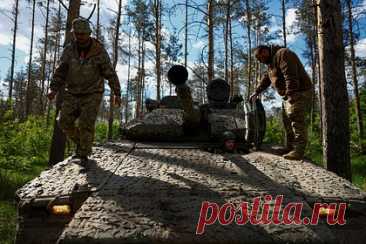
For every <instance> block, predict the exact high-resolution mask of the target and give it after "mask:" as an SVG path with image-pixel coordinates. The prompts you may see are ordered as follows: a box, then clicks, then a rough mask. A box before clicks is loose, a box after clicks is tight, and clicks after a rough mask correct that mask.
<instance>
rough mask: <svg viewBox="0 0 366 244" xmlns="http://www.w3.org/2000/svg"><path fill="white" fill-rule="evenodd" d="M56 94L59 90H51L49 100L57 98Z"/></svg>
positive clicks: (48, 95)
mask: <svg viewBox="0 0 366 244" xmlns="http://www.w3.org/2000/svg"><path fill="white" fill-rule="evenodd" d="M56 94H57V92H56V91H50V92H49V93H48V94H47V98H48V100H50V101H52V100H53V99H55V96H56Z"/></svg>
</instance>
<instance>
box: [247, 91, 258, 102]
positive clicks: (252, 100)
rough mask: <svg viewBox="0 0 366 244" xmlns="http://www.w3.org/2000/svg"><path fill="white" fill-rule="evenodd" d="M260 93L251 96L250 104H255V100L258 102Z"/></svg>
mask: <svg viewBox="0 0 366 244" xmlns="http://www.w3.org/2000/svg"><path fill="white" fill-rule="evenodd" d="M258 95H259V94H258V93H256V92H254V93H253V94H252V95H250V97H249V102H251V103H254V102H255V100H257V98H258Z"/></svg>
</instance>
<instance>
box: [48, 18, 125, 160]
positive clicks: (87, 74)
mask: <svg viewBox="0 0 366 244" xmlns="http://www.w3.org/2000/svg"><path fill="white" fill-rule="evenodd" d="M72 32H73V35H74V41H73V42H71V43H70V44H68V45H67V46H66V47H65V48H64V51H63V53H62V56H61V59H60V61H59V64H58V66H57V68H56V70H55V73H54V75H53V79H52V81H51V85H50V90H51V91H50V93H49V94H48V98H49V99H50V100H53V99H54V97H55V95H56V94H57V92H59V91H60V90H61V89H62V88H63V86H64V87H65V94H64V98H63V104H62V107H61V111H60V114H59V117H58V122H59V125H60V128H61V129H62V130H63V131H64V132H65V134H66V135H67V136H68V137H69V138H70V139H71V140H72V141H74V142H75V144H76V152H75V154H74V156H73V157H74V158H79V159H80V161H81V163H82V164H84V165H85V163H86V162H87V161H88V158H87V156H88V155H89V154H90V153H91V151H92V144H93V140H94V130H95V121H96V118H97V113H98V109H99V106H100V102H101V101H102V98H103V92H104V79H107V80H108V82H109V86H110V87H111V90H112V92H113V93H114V105H118V106H120V104H121V90H120V84H119V80H118V76H117V74H116V72H115V70H114V68H113V67H112V65H111V62H110V59H109V56H108V53H107V51H106V50H105V48H104V47H103V45H102V44H101V43H100V42H98V41H97V40H96V39H94V38H92V37H90V34H91V29H90V26H89V22H88V21H87V20H85V19H82V18H77V19H75V20H74V21H73V22H72ZM77 120H78V123H77V125H76V121H77Z"/></svg>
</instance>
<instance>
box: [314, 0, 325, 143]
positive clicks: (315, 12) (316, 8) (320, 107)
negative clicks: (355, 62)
mask: <svg viewBox="0 0 366 244" xmlns="http://www.w3.org/2000/svg"><path fill="white" fill-rule="evenodd" d="M316 1H317V0H312V4H313V6H314V16H315V18H314V19H315V23H314V26H315V33H316V34H315V43H317V44H318V45H315V49H314V51H315V60H316V62H315V63H316V68H317V74H318V76H317V78H318V90H319V118H320V133H319V135H320V138H319V141H320V143H322V142H323V106H322V104H323V98H322V96H323V94H322V92H321V90H322V87H321V80H322V79H321V73H320V57H319V35H318V33H319V28H318V7H317V6H316V5H317V2H316Z"/></svg>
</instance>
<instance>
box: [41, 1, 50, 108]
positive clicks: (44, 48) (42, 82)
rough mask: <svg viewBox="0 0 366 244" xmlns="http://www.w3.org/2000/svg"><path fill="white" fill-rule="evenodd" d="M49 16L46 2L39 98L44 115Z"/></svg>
mask: <svg viewBox="0 0 366 244" xmlns="http://www.w3.org/2000/svg"><path fill="white" fill-rule="evenodd" d="M49 14H50V0H47V8H46V23H45V27H44V46H43V57H42V78H41V96H40V112H41V114H43V113H44V110H45V107H44V105H43V103H44V102H43V99H44V93H45V92H44V83H45V80H46V63H47V49H48V20H49Z"/></svg>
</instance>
